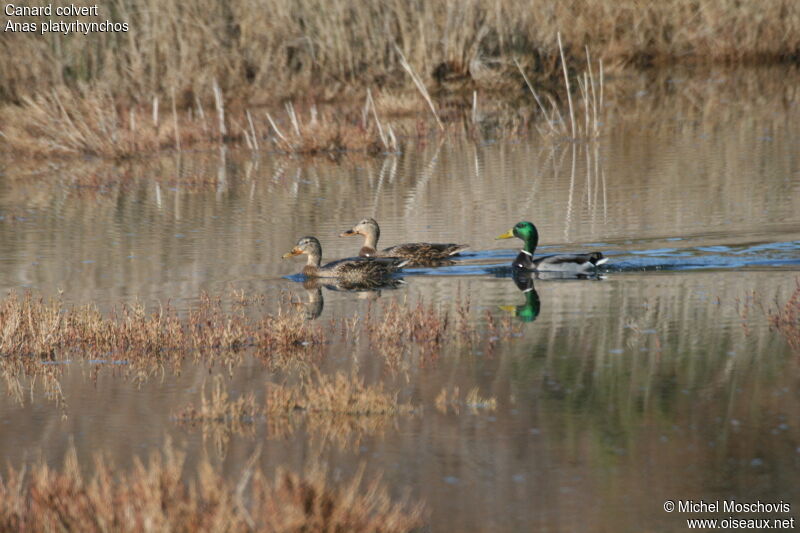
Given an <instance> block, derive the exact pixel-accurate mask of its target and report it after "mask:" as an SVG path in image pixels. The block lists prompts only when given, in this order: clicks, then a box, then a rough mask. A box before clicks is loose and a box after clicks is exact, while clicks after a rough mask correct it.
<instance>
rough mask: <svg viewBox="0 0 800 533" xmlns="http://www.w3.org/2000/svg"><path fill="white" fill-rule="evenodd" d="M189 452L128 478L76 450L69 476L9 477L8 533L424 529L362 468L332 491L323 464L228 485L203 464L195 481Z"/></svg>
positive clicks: (172, 454)
mask: <svg viewBox="0 0 800 533" xmlns="http://www.w3.org/2000/svg"><path fill="white" fill-rule="evenodd" d="M184 459H185V454H184V453H183V452H181V451H179V450H176V449H174V448H172V447H170V446H167V448H166V449H165V451H164V452H161V453H156V454H153V455H152V456H151V458H150V461H149V463H148V464H147V465H145V464H142V463H140V462H138V461H137V463H136V465H135V466H134V468H133V469H132V470H131V471H130V472H124V471H119V470H118V469H116V468H115V467H114V465H113V464H111V463H109V462H108V461H107V460H105V459H103V458H102V456H98V458H97V460H96V464H95V469H94V473H93V474H92V475H91V476H84V475H82V474H81V470H80V467H79V465H78V460H77V456H76V454H75V452H74V450H73V451H71V452H69V453H68V454H67V456H66V459H65V461H64V466H63V468H62V469H61V470H58V469H54V468H50V467H48V466H47V465H44V464H42V465H38V466H35V467H33V468H32V469H31V470H30V471H27V470H26V469H22V470H15V469H13V468H10V469H9V470H8V472H7V473H6V474H5V475H2V476H0V531H3V532H5V531H8V532H11V531H15V532H16V531H81V532H86V533H89V532H100V531H121V532H127V531H130V532H134V531H184V532H202V531H209V532H211V531H230V532H250V531H263V532H275V533H278V532H290V531H309V532H313V531H353V532H358V531H370V532H372V531H387V532H403V531H411V530H413V529H415V528H419V527H421V526H422V525H423V519H422V508H421V506H420V505H419V504H410V503H408V502H405V501H400V502H396V501H393V500H392V499H391V498H390V497H389V495H388V493H387V491H386V489H385V488H384V487H383V486H382V485H381V484H380V483H379V482H378V481H377V480H374V481H369V482H368V481H365V480H364V479H363V471H359V472H358V473H357V474H356V475H355V476H354V477H352V478H351V479H350V480H347V481H344V482H337V483H336V484H333V483H332V481H331V480H330V479H329V477H328V475H327V472H326V470H325V469H324V468H322V467H321V466H319V465H315V466H311V467H308V468H307V469H306V471H304V472H302V473H300V474H297V473H294V472H289V471H285V470H280V471H278V472H277V473H276V474H275V476H274V477H272V478H270V477H268V476H267V475H266V474H264V473H263V472H262V471H261V470H259V469H257V468H254V467H252V466H249V467H248V468H247V469H246V470H245V472H243V474H242V476H241V480H240V481H239V482H238V483H237V482H231V481H229V480H227V479H225V478H224V477H223V476H222V474H221V473H220V472H219V471H218V469H217V468H215V467H214V466H212V465H211V464H210V463H209V462H208V461H207V460H203V461H202V462H201V463H200V465H199V467H198V469H197V475H196V479H194V476H191V478H192V479H191V480H190V481H187V480H186V478H187V475H186V472H185V467H184Z"/></svg>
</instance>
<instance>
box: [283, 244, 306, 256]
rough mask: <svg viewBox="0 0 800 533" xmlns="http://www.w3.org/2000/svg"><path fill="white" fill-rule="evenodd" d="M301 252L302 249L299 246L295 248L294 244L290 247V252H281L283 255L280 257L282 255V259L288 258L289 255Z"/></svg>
mask: <svg viewBox="0 0 800 533" xmlns="http://www.w3.org/2000/svg"><path fill="white" fill-rule="evenodd" d="M302 253H303V252H302V250H300V248H297V247H296V246H295V247H294V248H292V251H291V252H286V253H285V254H283V256H282V257H283V258H284V259H289V258H290V257H294V256H295V255H300V254H302Z"/></svg>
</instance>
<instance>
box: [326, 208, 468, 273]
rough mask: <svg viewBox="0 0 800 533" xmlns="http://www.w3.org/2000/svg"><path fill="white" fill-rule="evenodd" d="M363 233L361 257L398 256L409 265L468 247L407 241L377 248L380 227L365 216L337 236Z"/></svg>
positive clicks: (432, 260)
mask: <svg viewBox="0 0 800 533" xmlns="http://www.w3.org/2000/svg"><path fill="white" fill-rule="evenodd" d="M352 235H363V236H364V246H362V247H361V250H359V252H358V255H359V256H361V257H399V258H403V259H408V260H409V265H420V264H431V263H438V262H442V261H447V259H449V258H450V257H452V256H454V255H456V254H458V253H459V252H460V251H461V250H464V249H465V248H469V245H468V244H453V243H447V244H440V243H429V242H408V243H405V244H398V245H396V246H390V247H389V248H384V249H383V250H378V249H377V246H378V239H379V238H380V236H381V229H380V227H378V223H377V222H375V219H372V218H365V219H363V220H361V221H360V222H359V223H358V224H356V225H355V226H353V227H352V228H351V229H349V230H347V231H345V232H344V233H342V234H340V235H339V237H348V236H352Z"/></svg>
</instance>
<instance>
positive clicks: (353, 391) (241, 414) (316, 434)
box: [175, 369, 413, 456]
mask: <svg viewBox="0 0 800 533" xmlns="http://www.w3.org/2000/svg"><path fill="white" fill-rule="evenodd" d="M412 412H413V407H412V406H411V405H410V404H407V403H401V402H399V401H398V400H397V394H392V393H389V392H387V391H386V390H385V389H384V387H383V385H382V384H380V383H379V384H376V385H366V384H365V383H364V379H363V378H362V377H359V376H358V375H356V374H352V375H347V374H344V373H342V372H337V373H336V374H335V375H333V376H327V375H324V374H322V373H320V372H319V371H318V370H316V369H315V370H314V371H313V372H312V373H311V375H309V376H304V377H302V378H300V380H299V382H295V383H290V382H286V383H283V384H275V383H270V384H268V386H267V389H266V397H265V399H264V403H263V404H259V403H258V402H256V400H255V397H254V395H253V393H252V392H250V393H246V394H243V395H241V396H240V397H239V398H237V399H232V398H231V397H230V395H229V394H228V392H227V390H226V389H225V383H224V378H223V377H222V376H216V377H215V378H214V380H213V384H212V386H211V390H210V393H209V394H208V395H206V387H205V384H204V385H203V388H202V391H201V398H200V405H199V407H197V406H195V405H191V404H190V405H187V406H185V407H184V408H182V409H181V410H179V411H178V412H177V413H176V414H175V420H176V421H177V422H178V423H179V424H181V425H183V426H199V427H200V428H201V429H202V431H203V439H204V440H210V441H212V442H213V443H214V445H215V448H216V450H217V452H218V453H219V454H220V455H221V456H224V455H225V454H226V451H227V449H228V443H229V442H230V439H231V436H232V435H233V434H237V435H253V434H254V425H255V424H256V423H259V422H261V421H263V420H264V419H266V422H267V434H268V435H269V436H270V437H272V438H283V437H286V436H288V435H290V434H292V433H294V432H295V431H296V430H297V428H298V427H299V426H300V425H301V424H303V423H305V425H306V428H307V430H308V432H309V433H310V435H311V438H312V439H313V440H315V441H317V442H318V443H320V444H322V445H323V446H324V445H326V444H328V443H334V444H336V445H338V446H339V447H340V448H343V449H344V448H352V447H357V446H358V445H359V444H360V442H361V439H362V438H363V437H365V436H377V435H382V434H383V433H384V432H385V430H386V429H387V428H389V427H391V426H392V425H393V423H394V417H395V416H397V415H401V414H411V413H412Z"/></svg>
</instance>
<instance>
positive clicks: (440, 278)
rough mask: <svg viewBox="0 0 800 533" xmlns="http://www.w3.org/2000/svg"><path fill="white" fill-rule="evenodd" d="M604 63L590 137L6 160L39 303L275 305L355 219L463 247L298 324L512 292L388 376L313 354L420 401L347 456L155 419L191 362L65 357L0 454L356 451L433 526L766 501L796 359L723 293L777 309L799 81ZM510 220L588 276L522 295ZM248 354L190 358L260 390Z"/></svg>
mask: <svg viewBox="0 0 800 533" xmlns="http://www.w3.org/2000/svg"><path fill="white" fill-rule="evenodd" d="M628 81H629V83H630V84H631V85H633V86H634V89H635V90H634V89H625V90H623V89H619V90H618V92H617V94H616V95H615V96H616V105H615V106H614V107H610V108H609V111H608V117H607V119H606V124H607V131H606V133H605V135H604V136H603V137H602V138H601V139H600V140H599V142H596V143H568V142H556V143H554V142H551V141H550V140H543V139H541V138H540V137H538V136H535V135H531V136H514V137H510V138H504V139H499V140H491V139H484V140H479V141H477V142H476V141H474V140H467V139H461V138H448V139H446V140H445V141H444V142H441V143H440V142H439V141H436V140H434V141H432V142H431V141H426V142H419V143H416V142H414V143H410V144H409V146H407V147H406V149H405V150H404V151H403V153H401V154H388V155H385V156H380V157H377V158H367V157H361V156H359V155H357V154H351V155H345V156H343V157H342V158H341V159H340V160H338V161H330V160H326V159H313V160H300V159H291V158H286V157H281V156H276V155H273V154H268V153H262V154H258V155H253V154H251V153H249V152H247V151H231V150H222V151H219V152H212V153H203V152H198V153H193V152H185V153H182V154H172V155H167V156H162V157H155V158H147V159H143V160H136V161H131V162H126V163H122V164H116V165H115V164H111V163H100V162H96V161H79V162H68V163H67V162H56V163H49V164H45V163H41V162H16V161H7V162H6V163H4V164H3V165H4V166H3V167H2V175H1V176H0V216H2V220H0V265H2V268H0V289H2V291H3V292H4V293H5V292H7V291H8V290H12V289H13V290H17V291H20V290H25V289H30V290H32V291H35V293H37V294H39V293H41V294H44V295H46V296H51V295H52V296H54V295H58V294H59V293H61V297H62V298H63V299H64V300H65V301H67V302H69V303H74V304H85V303H94V304H97V305H98V306H100V307H101V308H102V309H105V310H107V309H110V308H111V307H114V306H119V305H120V304H121V303H123V302H134V301H141V302H143V303H144V304H145V305H147V306H149V307H150V308H154V307H155V306H157V305H159V304H161V303H164V302H167V301H169V302H171V304H172V305H174V306H176V307H177V308H178V309H179V311H181V312H185V310H186V309H188V308H189V306H192V305H193V304H195V303H196V301H197V299H198V297H199V296H200V294H201V293H202V292H203V291H206V292H209V293H211V294H220V295H223V296H224V295H228V294H230V291H231V290H244V291H247V292H248V293H251V294H263V295H265V296H266V298H267V301H268V302H274V303H272V304H270V305H272V306H273V308H274V309H277V306H278V302H279V300H280V298H281V295H282V294H285V293H287V292H288V293H289V294H291V295H292V298H294V299H296V300H305V299H306V298H308V297H309V293H307V292H306V291H305V290H304V289H303V287H302V286H301V284H299V283H296V282H294V281H292V280H291V279H287V277H286V276H288V275H291V274H294V273H296V272H297V271H298V270H299V269H300V265H301V262H300V261H284V260H281V259H280V256H281V255H282V254H283V253H284V252H286V251H288V250H289V249H290V248H291V247H292V245H293V244H294V242H295V241H296V240H297V239H298V238H299V237H301V236H304V235H315V236H317V237H318V238H320V240H321V241H322V244H323V253H324V257H326V258H330V259H333V258H338V257H343V256H346V255H352V254H354V253H355V252H356V251H357V249H358V246H359V244H360V243H359V242H357V241H356V240H355V239H344V238H338V237H337V235H338V234H339V233H341V232H342V231H343V230H345V229H348V228H350V227H351V226H352V225H353V224H354V223H355V222H357V221H358V220H359V219H360V218H363V217H365V216H372V217H375V218H377V219H378V221H379V222H380V224H381V230H382V231H381V244H383V245H386V246H388V245H391V244H394V243H399V242H406V241H408V240H414V241H433V242H468V243H470V244H471V249H470V251H469V252H467V253H465V254H464V256H463V257H462V258H461V259H459V261H458V262H457V264H455V265H453V266H449V267H444V268H440V269H436V270H431V269H424V268H417V269H411V270H409V271H408V272H407V273H406V275H405V277H404V281H405V282H406V283H405V284H404V285H403V286H402V287H400V288H398V289H396V290H383V291H380V292H379V293H373V294H366V295H365V294H358V293H353V292H347V291H331V290H327V289H323V290H322V298H323V301H324V306H323V307H322V310H321V314H320V315H319V317H318V318H317V320H318V321H320V322H323V321H325V320H329V319H333V318H342V317H350V316H353V314H354V313H355V314H363V313H365V312H366V310H367V309H368V308H370V307H371V306H372V307H373V308H374V307H375V306H377V305H380V304H381V303H385V302H387V301H389V300H392V299H398V300H399V301H407V302H416V301H417V300H418V299H423V300H424V301H426V302H433V303H435V304H436V305H438V306H441V308H443V309H453V308H454V306H455V305H456V300H457V299H463V298H469V300H470V302H471V304H472V316H473V320H474V321H475V322H476V323H477V324H478V325H479V327H480V328H483V329H482V330H481V331H485V327H486V312H487V311H490V312H491V313H494V314H495V316H498V317H499V316H500V315H502V314H504V313H510V312H512V311H511V310H510V307H509V306H521V307H519V308H518V309H519V314H520V315H521V316H520V317H519V318H523V317H524V318H527V321H522V320H519V321H518V324H519V327H520V330H519V331H520V335H519V336H518V337H514V338H512V339H508V340H504V341H502V342H499V343H497V347H496V348H495V349H492V350H487V349H482V348H478V349H475V350H464V349H462V348H459V347H457V346H450V347H448V348H447V349H446V350H445V351H444V352H443V353H441V354H439V356H438V357H437V358H436V359H435V361H424V362H422V361H418V360H409V361H406V362H405V364H404V365H403V368H402V371H400V372H398V371H392V370H390V369H389V368H387V365H386V363H385V359H384V358H383V357H381V356H380V355H379V354H376V353H373V352H371V351H370V350H369V349H368V348H367V347H366V346H365V345H364V344H363V343H361V344H359V345H357V346H347V345H337V346H336V347H335V349H334V350H332V351H333V355H332V356H331V357H329V359H328V360H326V361H324V362H323V364H322V366H323V370H324V371H325V372H333V371H336V370H339V369H345V370H351V369H356V370H357V371H358V372H359V373H361V374H362V375H364V376H365V377H366V378H367V380H368V381H369V382H384V383H386V384H387V387H389V388H391V389H393V390H397V391H398V392H399V395H400V397H401V399H404V400H407V401H411V402H412V403H414V404H416V405H421V406H423V409H422V412H421V413H420V414H417V415H415V416H409V417H400V418H398V419H397V420H395V421H393V422H392V423H391V424H390V425H389V427H387V428H385V429H384V431H382V432H380V433H378V434H374V435H369V436H366V437H364V438H363V439H362V440H361V441H360V443H359V444H358V445H357V446H344V447H342V446H337V445H336V444H335V443H329V444H327V445H324V446H322V447H321V448H320V444H319V442H318V440H319V439H318V437H317V438H315V436H314V430H313V428H307V431H305V430H300V431H296V432H293V433H292V434H290V435H275V434H273V433H271V432H270V430H269V428H268V427H267V426H266V425H265V424H263V423H258V424H254V426H253V428H252V432H251V434H250V435H233V436H232V437H231V438H230V440H229V442H227V444H226V445H225V448H224V453H221V451H220V449H219V448H218V447H217V446H216V445H215V444H214V442H213V439H208V438H206V439H204V438H203V434H202V431H199V430H197V429H194V430H193V429H191V428H185V427H181V426H178V425H177V424H175V423H174V420H173V419H172V415H173V414H174V411H175V409H176V408H177V407H178V406H182V405H185V404H187V403H190V402H193V403H197V402H198V401H199V394H200V389H201V387H202V384H203V383H204V382H206V381H207V380H208V378H209V370H208V369H207V368H205V367H193V366H191V365H189V366H188V367H185V368H184V369H183V371H182V372H181V373H180V374H178V375H176V374H173V373H171V372H166V373H165V374H164V376H163V377H162V378H159V379H150V380H148V381H146V382H144V383H137V382H136V381H135V380H131V379H129V378H126V375H125V372H124V369H123V368H114V367H111V366H110V365H103V364H102V363H101V362H97V361H95V362H83V361H78V360H76V361H74V362H72V363H69V364H64V365H63V367H64V368H63V373H64V374H63V377H62V380H61V384H62V389H63V393H64V397H65V398H66V400H67V406H66V410H64V408H63V407H57V406H55V405H54V402H52V401H50V400H48V399H47V398H45V397H44V396H43V395H41V394H33V395H30V397H28V396H26V397H25V399H24V401H23V402H22V404H20V403H19V402H17V401H15V400H14V399H13V398H12V397H11V396H9V395H6V394H4V395H3V397H2V399H0V424H2V427H3V428H4V430H3V431H2V432H0V458H1V459H2V462H3V463H4V464H11V465H17V466H18V465H21V464H22V463H23V462H25V461H27V460H33V459H36V458H39V457H42V458H44V460H46V461H48V462H50V463H52V464H60V462H61V460H62V458H63V455H64V453H65V450H66V449H67V448H68V446H69V445H70V443H74V445H75V447H76V448H77V451H78V456H79V458H80V460H81V463H82V464H84V465H90V463H91V457H92V454H93V453H94V452H96V451H98V450H103V451H106V452H107V453H108V454H109V455H110V456H111V457H112V458H114V459H115V460H116V461H117V462H118V463H119V464H120V465H123V466H125V465H130V464H131V462H132V458H133V457H134V456H146V455H147V454H148V453H149V452H150V451H151V450H153V449H158V448H159V447H161V446H162V445H163V443H164V441H165V439H166V438H168V437H169V438H172V439H174V440H175V441H176V442H178V443H181V444H182V445H184V446H186V447H187V449H188V450H189V461H190V462H191V461H194V460H196V459H197V458H198V457H200V456H201V454H204V453H207V454H209V456H211V457H212V458H213V459H214V460H215V461H218V462H220V463H221V464H222V465H223V467H224V469H225V471H226V472H228V473H230V475H232V476H234V475H237V473H238V472H240V471H241V469H242V468H243V465H244V462H245V461H246V460H247V458H248V457H249V456H250V455H251V454H252V453H253V451H254V450H255V449H257V448H258V447H259V446H260V447H261V449H262V452H261V455H260V459H259V460H260V461H261V462H262V464H263V466H264V467H265V468H268V469H271V468H274V467H276V466H278V465H289V466H292V467H297V468H299V467H301V466H302V464H303V463H304V461H305V460H306V459H307V458H308V457H309V456H310V455H312V454H315V453H321V454H322V456H323V458H324V459H325V460H327V461H328V462H329V463H330V464H333V465H335V467H336V468H337V469H340V470H341V471H342V472H344V473H347V472H352V471H354V470H355V469H357V468H358V466H359V465H360V464H361V463H362V462H363V463H365V464H366V466H367V470H368V472H369V473H377V472H382V473H383V479H384V480H385V481H386V482H387V483H388V484H389V486H390V488H391V490H392V492H393V493H394V494H397V495H399V494H402V493H404V491H406V490H408V491H410V494H411V495H412V496H413V497H415V498H419V499H421V500H423V501H424V502H425V503H426V505H427V506H428V509H429V510H430V521H431V525H432V529H434V530H437V531H489V530H492V531H522V530H539V531H575V530H587V531H589V530H598V531H609V530H613V531H642V530H648V531H672V530H676V529H681V528H683V527H684V525H683V522H682V520H683V519H685V518H687V516H683V515H680V514H678V513H673V514H671V515H670V514H667V513H665V512H664V511H663V508H662V505H663V502H664V501H665V500H666V499H692V498H693V499H701V498H702V499H705V500H715V499H736V500H739V501H755V500H757V499H761V500H762V501H779V500H784V501H787V502H790V503H791V505H792V508H793V511H794V510H795V509H796V507H797V506H800V489H798V486H797V483H796V482H795V481H796V479H797V476H798V474H800V431H799V430H798V424H799V423H800V422H798V420H800V395H799V394H798V391H800V387H799V386H798V385H800V383H798V381H800V379H799V378H800V369H799V368H798V363H799V362H800V359H798V356H797V355H796V354H792V353H791V352H790V351H789V349H788V346H787V344H786V343H785V341H784V340H783V339H782V338H781V337H780V336H779V335H778V334H777V333H774V332H770V331H769V329H768V326H767V323H766V320H765V318H764V316H763V313H761V312H760V311H759V310H758V309H756V308H755V307H754V308H751V310H750V312H749V314H748V315H747V316H746V317H744V316H743V314H742V309H743V307H742V306H743V305H744V304H745V303H746V302H749V301H752V299H753V295H754V294H755V295H757V297H758V298H759V299H760V301H762V302H764V303H765V304H766V306H767V307H769V306H770V305H773V306H774V304H773V302H775V301H784V300H786V299H787V298H788V297H789V295H790V294H791V292H792V290H793V289H794V287H795V283H796V280H797V278H798V276H799V275H800V209H798V206H800V156H798V152H797V145H798V142H800V108H799V107H798V101H800V98H798V94H797V89H796V88H797V87H798V86H800V85H798V81H800V80H798V79H797V75H796V73H793V74H791V75H787V74H786V73H779V75H778V76H775V73H773V72H770V71H750V72H747V71H746V72H737V73H718V74H712V75H709V76H704V75H697V74H694V75H692V74H691V73H682V74H680V75H678V74H677V73H676V74H674V75H672V76H665V77H661V78H657V79H654V80H648V79H643V80H638V79H637V80H628ZM624 87H628V86H627V85H625V86H624ZM609 91H610V93H611V89H609ZM612 94H613V93H612ZM523 219H525V220H532V221H534V222H535V223H536V224H537V226H538V228H539V232H540V235H541V245H542V252H543V253H544V252H562V251H579V250H586V251H593V250H600V251H603V252H604V253H606V255H608V257H609V258H610V261H609V264H608V265H607V268H606V269H604V272H603V273H602V275H601V276H600V277H599V278H598V279H590V280H552V279H539V280H535V281H534V287H535V291H536V292H535V295H536V297H537V299H536V300H537V301H536V308H535V310H532V309H531V306H530V304H531V303H532V302H533V299H530V298H529V299H526V295H528V297H530V293H523V292H521V291H520V290H519V288H518V287H517V286H516V285H515V284H514V282H513V280H512V279H511V278H510V277H509V270H508V268H507V265H508V264H509V263H510V261H511V259H512V258H513V257H514V256H515V255H516V253H517V250H516V248H517V246H518V245H517V243H516V242H512V241H495V240H494V236H496V235H498V234H500V233H503V232H505V231H506V230H508V228H509V227H511V226H512V225H513V224H514V223H516V222H517V221H518V220H523ZM526 303H527V304H529V305H528V307H527V308H526V307H525V304H526ZM737 303H738V305H737ZM499 306H504V308H505V309H506V310H501V309H500V308H499ZM524 311H527V315H526V314H525V313H524ZM523 315H524V316H523ZM247 361H248V362H247V363H246V364H244V365H242V366H240V367H237V368H235V369H234V370H233V371H232V374H231V375H230V376H228V374H227V373H225V372H222V371H221V370H220V369H218V368H214V369H212V373H215V374H216V373H223V374H224V375H226V376H228V377H226V383H227V385H228V387H229V390H230V392H231V393H232V394H239V393H243V392H247V391H254V392H255V393H256V394H258V395H262V394H263V390H264V384H265V382H266V381H268V380H269V379H271V378H273V377H274V376H273V375H272V374H271V373H270V371H269V370H268V369H266V368H265V367H264V366H263V365H262V364H261V363H260V362H258V361H256V360H250V359H248V360H247ZM93 363H94V364H93ZM98 364H100V366H102V367H103V368H102V371H100V372H99V373H98V374H97V375H96V376H95V375H94V368H95V367H97V366H98ZM95 377H96V379H94V378H95ZM452 386H458V387H459V388H460V390H461V391H462V393H463V392H464V391H468V390H470V389H472V388H474V387H477V388H478V390H479V391H480V393H481V395H482V396H484V397H493V398H495V399H496V401H497V409H496V410H495V411H487V410H476V411H475V412H472V411H470V410H469V409H463V410H461V411H460V412H459V413H458V414H456V413H454V412H448V413H441V412H439V411H437V410H436V408H435V407H434V404H435V398H436V397H437V396H438V395H439V393H440V392H441V391H442V389H443V388H446V387H452ZM5 387H6V385H5V384H3V383H0V389H4V388H5ZM5 392H7V391H6V390H5V389H4V393H5ZM259 397H260V396H259ZM65 415H66V416H65ZM88 467H89V466H87V468H88Z"/></svg>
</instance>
